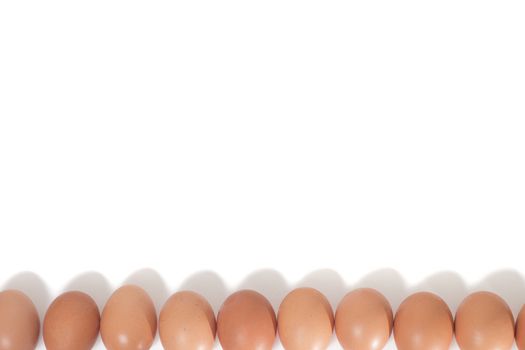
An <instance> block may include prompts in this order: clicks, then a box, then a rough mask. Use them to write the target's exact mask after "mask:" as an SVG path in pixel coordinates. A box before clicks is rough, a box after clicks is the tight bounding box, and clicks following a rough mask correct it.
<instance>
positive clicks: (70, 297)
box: [43, 291, 100, 350]
mask: <svg viewBox="0 0 525 350" xmlns="http://www.w3.org/2000/svg"><path fill="white" fill-rule="evenodd" d="M99 326H100V314H99V311H98V307H97V304H96V303H95V301H94V300H93V299H92V298H91V297H90V296H89V295H87V294H85V293H82V292H78V291H72V292H66V293H64V294H62V295H60V296H59V297H58V298H56V299H55V300H54V301H53V303H51V305H50V306H49V308H48V309H47V312H46V316H45V318H44V331H43V334H44V344H45V345H46V349H47V350H71V349H75V350H89V349H91V348H93V345H94V344H95V342H96V340H97V337H98V331H99Z"/></svg>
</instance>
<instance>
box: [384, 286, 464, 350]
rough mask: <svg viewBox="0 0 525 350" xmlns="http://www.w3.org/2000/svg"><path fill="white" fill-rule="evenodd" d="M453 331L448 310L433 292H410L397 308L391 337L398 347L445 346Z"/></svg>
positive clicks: (443, 348)
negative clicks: (392, 336)
mask: <svg viewBox="0 0 525 350" xmlns="http://www.w3.org/2000/svg"><path fill="white" fill-rule="evenodd" d="M453 334H454V323H453V319H452V313H451V312H450V309H449V308H448V306H447V304H446V303H445V302H444V301H443V299H441V298H440V297H438V296H437V295H435V294H432V293H428V292H420V293H415V294H412V295H411V296H409V297H408V298H406V299H405V300H404V301H403V302H402V303H401V305H400V306H399V309H398V310H397V313H396V318H395V320H394V339H395V342H396V345H397V348H398V350H423V349H432V350H448V349H449V348H450V344H451V342H452V337H453Z"/></svg>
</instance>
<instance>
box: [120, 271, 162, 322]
mask: <svg viewBox="0 0 525 350" xmlns="http://www.w3.org/2000/svg"><path fill="white" fill-rule="evenodd" d="M124 284H134V285H137V286H139V287H141V288H143V289H144V290H145V291H146V292H147V293H148V294H149V296H150V297H151V299H152V300H153V303H154V304H155V308H156V310H157V313H158V312H159V311H160V309H161V308H162V306H163V305H164V303H165V302H166V299H167V298H168V295H169V291H168V287H167V285H166V282H165V281H164V279H163V278H162V276H161V275H160V274H159V273H158V272H157V271H155V270H153V269H150V268H145V269H141V270H138V271H136V272H134V273H132V274H131V275H130V276H129V277H128V278H127V279H126V280H125V281H124Z"/></svg>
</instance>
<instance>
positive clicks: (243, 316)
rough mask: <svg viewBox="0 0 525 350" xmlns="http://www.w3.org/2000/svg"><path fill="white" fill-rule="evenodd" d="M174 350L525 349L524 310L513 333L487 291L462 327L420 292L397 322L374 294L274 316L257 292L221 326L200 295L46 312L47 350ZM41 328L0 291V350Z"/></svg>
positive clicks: (137, 297)
mask: <svg viewBox="0 0 525 350" xmlns="http://www.w3.org/2000/svg"><path fill="white" fill-rule="evenodd" d="M157 323H158V329H159V334H160V340H161V343H162V345H163V347H164V348H165V349H167V350H210V349H212V348H213V347H214V344H215V337H216V334H217V335H218V338H219V342H220V344H221V346H222V348H223V349H224V350H269V349H272V347H273V345H274V342H275V338H276V334H277V331H278V334H279V338H280V340H281V343H282V345H283V347H284V348H285V349H286V350H323V349H326V348H327V347H328V345H329V343H330V341H331V337H332V333H333V331H334V328H335V333H336V335H337V338H338V340H339V342H340V344H341V345H342V347H343V348H344V349H347V350H379V349H382V348H383V347H384V346H385V344H386V342H387V341H388V339H389V338H390V335H391V333H392V330H393V332H394V339H395V343H396V345H397V348H398V349H399V350H445V349H449V347H450V344H451V342H452V339H453V337H454V333H455V336H456V339H457V342H458V345H459V347H460V349H462V350H508V349H510V348H511V347H512V345H513V343H514V338H516V343H517V346H518V349H520V350H525V307H524V308H523V309H522V311H521V312H520V314H519V316H518V320H517V322H516V325H515V323H514V318H513V315H512V312H511V310H510V308H509V307H508V306H507V304H506V303H505V301H504V300H503V299H501V298H500V297H499V296H497V295H496V294H493V293H490V292H476V293H473V294H471V295H469V296H468V297H467V298H466V299H465V300H464V301H463V302H462V303H461V305H460V306H459V308H458V310H457V313H456V317H455V319H454V318H453V316H452V313H451V311H450V309H449V307H448V306H447V304H446V303H445V302H444V301H443V300H442V299H441V298H440V297H439V296H437V295H435V294H433V293H429V292H419V293H415V294H412V295H411V296H409V297H408V298H406V299H405V300H404V301H403V302H402V303H401V305H400V306H399V308H398V310H397V312H396V315H395V318H394V315H393V312H392V308H391V306H390V303H389V302H388V301H387V299H386V298H385V297H384V296H383V295H382V294H381V293H379V292H378V291H376V290H374V289H369V288H363V289H357V290H354V291H352V292H350V293H348V294H347V295H346V296H345V297H344V298H343V299H342V300H341V302H340V304H339V306H338V307H337V310H336V312H335V315H334V313H333V310H332V308H331V306H330V303H329V302H328V300H327V298H326V297H325V296H324V295H323V294H322V293H320V292H319V291H317V290H315V289H313V288H298V289H295V290H293V291H292V292H290V293H289V294H288V295H287V296H286V297H285V298H284V300H283V301H282V303H281V305H280V307H279V310H278V313H277V316H276V314H275V312H274V310H273V308H272V306H271V304H270V303H269V301H268V300H267V299H266V298H265V297H264V296H263V295H261V294H259V293H258V292H256V291H252V290H241V291H238V292H236V293H234V294H232V295H230V296H229V297H228V298H227V299H226V300H225V301H224V303H223V305H222V306H221V308H220V310H219V313H218V315H217V318H216V317H215V314H214V312H213V310H212V307H211V306H210V304H209V303H208V302H207V301H206V299H204V298H203V297H202V296H200V295H199V294H197V293H194V292H190V291H182V292H178V293H175V294H173V295H172V296H171V297H170V298H169V299H168V300H167V302H166V303H165V305H164V306H163V308H162V310H161V312H160V315H159V319H158V321H157V315H156V311H155V306H154V304H153V301H152V300H151V298H150V297H149V295H148V294H147V293H146V292H145V291H144V290H143V289H142V288H140V287H138V286H135V285H125V286H122V287H121V288H119V289H117V290H116V291H115V292H114V293H113V294H112V295H111V297H110V298H109V300H108V301H107V303H106V305H105V306H104V308H103V310H102V314H100V313H99V310H98V307H97V305H96V304H95V302H94V301H93V299H92V298H91V297H90V296H89V295H87V294H85V293H82V292H79V291H72V292H66V293H64V294H62V295H60V296H59V297H58V298H56V299H55V300H54V301H53V302H52V304H51V305H50V306H49V308H48V310H47V312H46V315H45V318H44V322H43V338H44V344H45V346H46V348H47V349H49V350H66V349H67V350H71V349H75V350H88V349H91V348H92V347H93V346H94V344H95V342H96V339H97V337H98V334H99V332H100V334H101V337H102V341H103V343H104V345H105V346H106V348H107V349H109V350H146V349H149V348H150V347H151V345H152V344H153V341H154V339H155V336H156V333H157ZM39 332H40V321H39V317H38V314H37V311H36V309H35V306H34V305H33V303H32V302H31V300H30V299H29V298H28V297H27V296H26V295H25V294H23V293H22V292H20V291H16V290H7V291H3V292H0V350H31V349H35V347H36V344H37V342H38V337H39Z"/></svg>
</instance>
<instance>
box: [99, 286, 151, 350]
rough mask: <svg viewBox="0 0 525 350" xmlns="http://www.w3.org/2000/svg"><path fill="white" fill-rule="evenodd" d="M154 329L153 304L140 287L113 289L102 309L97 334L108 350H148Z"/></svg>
mask: <svg viewBox="0 0 525 350" xmlns="http://www.w3.org/2000/svg"><path fill="white" fill-rule="evenodd" d="M156 332H157V315H156V313H155V306H154V305H153V301H152V300H151V298H150V297H149V295H148V294H147V293H146V291H144V289H142V288H140V287H138V286H135V285H126V286H123V287H120V288H119V289H117V290H116V291H115V292H114V293H113V294H112V295H111V297H110V298H109V300H108V301H107V303H106V306H104V310H102V317H101V320H100V335H101V336H102V341H103V342H104V345H105V346H106V348H107V349H108V350H146V349H149V348H150V347H151V345H152V343H153V340H154V339H155V334H156Z"/></svg>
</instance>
